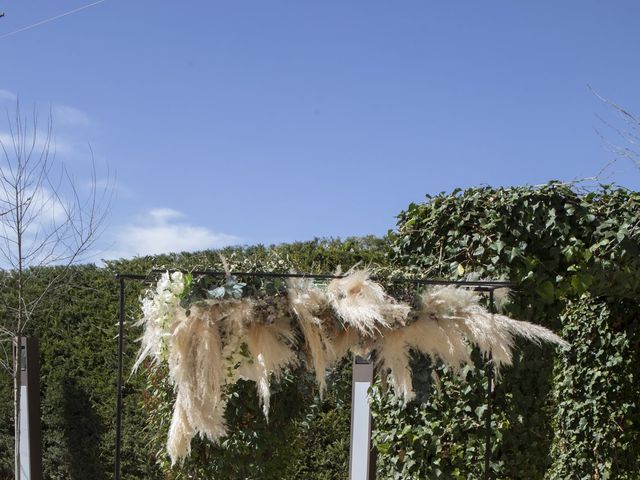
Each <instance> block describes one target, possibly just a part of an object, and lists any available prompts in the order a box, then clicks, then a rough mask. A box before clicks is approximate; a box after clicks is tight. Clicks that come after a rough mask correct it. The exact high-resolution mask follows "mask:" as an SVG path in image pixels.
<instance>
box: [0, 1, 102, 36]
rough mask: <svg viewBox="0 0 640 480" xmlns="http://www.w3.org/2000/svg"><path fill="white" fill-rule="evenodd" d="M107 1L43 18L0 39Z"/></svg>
mask: <svg viewBox="0 0 640 480" xmlns="http://www.w3.org/2000/svg"><path fill="white" fill-rule="evenodd" d="M106 1H107V0H98V1H97V2H93V3H89V4H87V5H83V6H81V7H78V8H74V9H73V10H69V11H68V12H64V13H61V14H59V15H55V16H53V17H50V18H45V19H44V20H40V21H39V22H36V23H32V24H31V25H27V26H26V27H22V28H19V29H18V30H14V31H13V32H9V33H5V34H3V35H0V39H3V38H7V37H10V36H11V35H15V34H16V33H20V32H24V31H26V30H31V29H32V28H36V27H39V26H40V25H44V24H45V23H49V22H53V21H54V20H58V19H59V18H62V17H66V16H68V15H73V14H74V13H78V12H80V11H82V10H86V9H87V8H91V7H94V6H96V5H98V4H99V3H102V2H106Z"/></svg>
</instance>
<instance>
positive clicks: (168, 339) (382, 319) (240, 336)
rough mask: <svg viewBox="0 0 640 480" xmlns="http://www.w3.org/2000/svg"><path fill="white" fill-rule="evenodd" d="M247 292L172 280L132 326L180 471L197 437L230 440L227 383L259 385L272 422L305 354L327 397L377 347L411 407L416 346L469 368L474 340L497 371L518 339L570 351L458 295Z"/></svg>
mask: <svg viewBox="0 0 640 480" xmlns="http://www.w3.org/2000/svg"><path fill="white" fill-rule="evenodd" d="M245 286H246V285H245V284H243V283H239V282H237V280H236V279H235V278H233V277H229V278H227V280H226V282H225V284H224V285H223V286H221V287H218V288H215V289H213V290H203V289H202V288H201V287H200V286H199V284H198V283H197V282H194V279H193V278H192V277H191V275H183V274H182V273H179V272H176V273H172V274H169V273H165V274H163V275H162V276H161V278H160V280H159V281H158V284H157V286H156V288H155V289H151V290H149V291H148V292H147V294H146V295H145V296H144V298H143V299H142V311H143V317H142V318H141V319H140V321H139V322H138V323H137V325H139V326H143V327H144V333H143V336H142V338H141V348H140V353H139V354H138V358H137V359H136V362H135V366H134V370H135V369H137V368H138V367H139V366H140V365H141V363H142V362H143V361H144V360H145V359H146V358H150V359H151V365H152V367H153V366H157V365H158V364H160V363H163V362H164V363H166V364H167V365H168V369H169V377H170V380H171V382H172V384H173V385H174V387H175V390H176V401H175V406H174V413H173V418H172V421H171V426H170V428H169V436H168V442H167V450H168V453H169V456H170V457H171V460H172V461H173V462H174V463H175V462H176V461H178V460H181V459H184V458H185V456H187V455H188V454H189V452H190V444H191V439H192V438H193V437H194V436H195V435H197V434H199V435H201V436H203V437H207V438H209V439H211V440H212V441H217V440H218V439H220V438H221V437H223V436H224V435H225V434H226V425H225V420H224V411H225V406H226V398H225V386H227V385H231V384H234V383H235V382H237V381H238V380H239V379H247V380H252V381H254V382H255V383H256V385H257V390H258V395H259V401H260V404H261V406H262V409H263V412H264V415H265V417H267V418H268V414H269V403H270V382H271V381H273V380H277V379H278V378H279V377H281V375H282V374H283V373H284V372H285V371H286V370H287V369H288V368H292V367H295V366H297V365H299V363H300V361H301V360H300V356H299V355H298V350H299V348H300V347H302V350H303V352H304V358H305V362H304V363H305V365H306V366H307V368H309V369H310V370H312V371H313V372H314V373H315V376H316V381H317V383H318V387H319V389H320V393H321V394H322V393H323V392H324V391H325V389H326V381H325V373H326V370H327V369H328V368H331V367H332V366H334V365H335V364H336V363H337V362H338V361H339V360H340V359H342V358H343V357H344V356H345V355H347V354H349V353H356V354H361V355H366V354H368V353H370V352H373V351H375V352H376V355H375V358H376V362H377V364H378V365H379V367H380V368H382V370H383V371H389V373H390V375H391V379H392V383H393V387H394V391H395V392H396V394H397V395H400V396H402V397H403V398H404V399H405V400H410V399H412V398H413V397H414V392H413V388H412V376H411V370H410V368H409V360H410V352H411V351H412V350H414V351H417V352H421V353H422V354H425V355H429V356H431V357H432V358H434V359H439V360H441V361H442V362H444V363H446V364H448V365H450V366H453V367H455V368H458V367H461V366H462V365H464V364H469V363H471V358H470V355H469V345H470V344H473V345H476V346H477V347H478V348H479V349H480V350H481V351H482V352H483V353H491V354H492V355H493V359H494V362H495V365H496V368H497V369H498V370H499V368H500V367H501V366H502V365H509V364H510V363H511V359H512V349H513V346H514V340H515V337H517V336H520V337H524V338H526V339H528V340H531V341H533V342H536V343H541V342H547V343H551V344H555V345H559V346H567V343H566V342H565V341H564V340H562V339H561V338H560V337H558V336H557V335H555V334H554V333H552V332H551V331H550V330H548V329H546V328H543V327H540V326H538V325H534V324H531V323H528V322H523V321H518V320H513V319H511V318H508V317H505V316H503V315H497V314H491V313H489V312H488V311H487V310H486V309H485V308H484V307H482V306H481V305H480V303H479V300H480V299H479V297H478V295H477V294H475V293H473V292H470V291H468V290H464V289H460V288H455V287H451V286H447V287H435V288H432V289H430V290H428V291H426V292H425V293H423V294H422V295H421V296H420V298H419V302H418V305H417V306H416V307H415V308H413V309H412V308H411V307H410V306H409V305H407V304H405V303H402V302H399V301H397V300H395V299H394V298H392V297H391V296H390V295H388V294H387V293H386V292H385V291H384V289H383V288H382V286H381V285H379V284H378V283H376V282H374V281H372V280H371V279H370V278H369V274H368V272H367V271H366V270H354V271H350V272H348V274H347V275H346V276H345V277H343V278H340V279H335V280H332V281H331V282H329V284H328V285H326V286H324V287H322V286H318V285H316V284H314V283H313V282H312V281H311V280H309V279H300V278H291V279H289V280H288V281H287V283H286V295H282V294H275V295H266V294H264V292H263V293H262V294H258V295H255V296H243V292H244V287H245ZM298 332H299V333H300V335H298ZM298 338H301V340H300V341H298ZM302 342H304V345H299V343H302Z"/></svg>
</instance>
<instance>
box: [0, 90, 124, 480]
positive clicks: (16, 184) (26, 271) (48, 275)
mask: <svg viewBox="0 0 640 480" xmlns="http://www.w3.org/2000/svg"><path fill="white" fill-rule="evenodd" d="M6 118H7V131H8V132H9V140H7V141H6V142H3V140H2V139H1V138H0V155H2V160H0V274H1V275H2V282H3V286H5V287H7V286H10V287H11V288H12V292H15V297H13V299H12V300H9V302H11V303H7V299H5V298H3V299H2V303H3V304H4V311H5V313H6V314H5V315H3V316H2V317H1V318H0V343H2V354H1V355H0V368H3V369H4V370H6V371H8V372H9V373H10V374H11V375H12V376H13V380H14V414H15V416H14V423H15V425H14V427H15V442H16V451H15V461H16V469H15V471H16V472H19V471H20V468H19V467H20V451H19V448H18V446H19V442H20V425H19V422H18V418H19V416H18V415H19V408H20V375H19V372H20V369H21V368H20V363H21V356H20V355H16V354H14V350H15V351H17V349H14V348H13V347H12V346H11V345H12V342H14V341H17V340H16V339H19V338H20V337H21V336H22V335H23V334H24V332H25V329H26V327H27V326H28V325H29V323H30V322H31V321H32V320H33V318H34V317H35V316H36V314H37V311H38V308H39V307H40V305H41V304H42V302H43V300H44V299H46V298H47V297H48V296H51V295H52V294H53V293H54V292H55V291H56V289H58V288H60V287H62V286H63V285H64V284H65V283H64V282H65V281H66V280H67V279H68V274H69V271H70V268H71V266H72V265H73V264H75V263H78V262H79V261H82V259H83V258H84V256H85V255H87V254H88V253H89V251H90V249H91V248H92V247H93V245H94V243H95V241H96V240H97V238H98V236H99V235H100V234H101V233H102V231H103V226H104V223H105V220H106V216H107V214H108V211H109V208H110V202H111V198H112V195H113V188H112V184H111V178H110V176H109V177H107V178H108V181H107V182H106V184H105V185H104V186H103V187H101V188H99V184H98V176H97V172H96V166H95V160H94V157H93V151H92V150H91V148H90V149H89V150H90V153H91V171H90V173H89V175H90V178H91V181H90V188H89V190H88V192H87V193H86V194H83V192H82V191H81V189H80V188H79V187H78V183H77V182H76V180H75V179H74V177H73V175H72V174H71V173H70V172H69V171H68V170H67V169H66V168H65V166H64V165H62V164H61V163H59V162H57V161H56V159H55V148H54V145H55V143H54V141H53V118H52V115H51V111H49V115H48V118H47V122H46V125H45V126H44V128H41V127H40V125H39V123H38V113H37V111H36V110H35V109H34V110H33V112H32V113H31V115H27V116H24V117H23V116H22V113H21V110H20V104H19V103H17V104H16V109H15V115H14V116H12V115H10V114H9V112H8V111H7V115H6ZM45 267H55V268H51V269H46V271H45ZM3 341H4V342H3ZM5 343H8V344H9V346H8V347H7V346H6V345H5ZM16 475H19V474H18V473H16ZM16 478H17V479H18V477H16Z"/></svg>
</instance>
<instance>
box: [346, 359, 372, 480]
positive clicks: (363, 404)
mask: <svg viewBox="0 0 640 480" xmlns="http://www.w3.org/2000/svg"><path fill="white" fill-rule="evenodd" d="M372 383H373V364H371V363H369V362H368V361H366V360H365V359H363V358H361V357H355V358H354V360H353V373H352V389H351V393H352V398H351V453H350V457H349V480H369V479H370V478H374V477H373V475H375V472H373V471H372V469H373V468H375V467H374V466H372V465H371V412H370V410H369V396H368V390H369V387H371V384H372Z"/></svg>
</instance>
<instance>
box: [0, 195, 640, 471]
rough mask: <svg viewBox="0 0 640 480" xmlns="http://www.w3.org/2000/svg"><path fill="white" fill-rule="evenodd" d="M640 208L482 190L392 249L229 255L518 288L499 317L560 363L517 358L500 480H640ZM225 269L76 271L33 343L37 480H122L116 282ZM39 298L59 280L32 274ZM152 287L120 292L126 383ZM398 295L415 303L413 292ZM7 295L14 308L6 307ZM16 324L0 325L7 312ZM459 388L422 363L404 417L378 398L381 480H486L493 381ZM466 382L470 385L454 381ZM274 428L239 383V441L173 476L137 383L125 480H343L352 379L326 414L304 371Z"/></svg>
mask: <svg viewBox="0 0 640 480" xmlns="http://www.w3.org/2000/svg"><path fill="white" fill-rule="evenodd" d="M639 201H640V194H638V193H636V192H630V191H627V190H624V189H618V188H613V187H603V188H601V189H598V190H596V191H592V192H580V191H577V190H576V189H575V188H573V187H571V186H569V185H563V184H558V183H553V184H549V185H546V186H542V187H517V188H490V187H483V188H474V189H469V190H465V191H454V192H452V193H450V194H440V195H437V196H434V197H428V198H427V200H426V201H425V202H424V203H421V204H412V205H410V206H409V207H408V208H407V209H406V210H405V211H403V212H401V213H400V215H399V217H398V225H397V228H396V229H395V230H394V231H392V232H390V233H389V235H388V236H387V237H386V238H384V239H377V238H370V237H367V238H361V239H347V240H345V241H338V240H316V241H312V242H300V243H294V244H289V245H280V246H276V247H269V248H267V247H262V246H256V247H244V248H228V249H224V250H223V252H222V253H223V254H224V255H225V256H226V258H227V259H228V260H229V262H230V263H231V264H232V265H233V266H234V268H237V269H241V270H265V269H266V270H275V271H281V272H286V271H288V270H289V269H290V268H295V269H298V270H300V271H310V272H318V273H326V272H331V271H333V270H334V269H335V268H336V267H337V266H338V265H342V266H345V267H348V266H351V265H354V264H356V263H358V262H362V264H364V265H376V266H381V267H383V268H387V269H392V268H393V269H400V270H402V272H404V273H405V274H410V273H416V274H420V275H425V276H430V277H441V278H453V279H456V278H503V279H510V280H512V281H515V282H517V283H519V285H520V287H519V288H518V289H516V290H515V291H513V292H512V293H511V295H510V296H509V299H508V301H507V302H506V303H505V305H504V306H503V308H504V309H505V310H506V311H507V312H508V313H509V314H510V315H512V316H513V317H515V318H520V319H524V320H531V321H534V322H536V323H541V324H543V325H545V326H548V327H551V328H553V329H554V330H555V331H557V332H560V333H562V334H563V335H564V336H565V337H566V338H567V339H568V340H569V341H571V342H572V347H571V349H570V350H569V351H568V352H565V353H564V354H562V355H559V354H558V353H557V352H555V351H553V350H551V349H546V348H539V347H536V346H531V345H526V344H523V345H522V346H521V348H520V353H519V355H518V356H517V357H516V358H515V364H514V366H513V367H511V368H508V369H505V370H504V371H503V372H502V376H501V378H499V379H498V380H497V382H496V385H495V391H494V395H493V399H492V401H493V406H494V408H493V414H492V416H491V427H492V435H493V437H492V439H493V449H492V452H491V465H490V467H491V469H492V472H493V474H494V477H495V478H504V479H534V480H535V479H540V480H543V479H565V478H567V479H568V478H571V479H573V478H579V479H585V480H586V479H606V478H610V479H638V478H640V476H639V475H638V473H637V472H639V471H640V460H639V458H640V430H639V427H638V425H640V423H639V422H640V418H639V409H638V399H639V398H640V381H639V378H638V377H639V376H640V372H639V368H640V367H639V366H640V361H639V360H640V359H639V358H638V356H639V354H638V352H639V351H640V334H639V329H638V318H639V313H640V311H639V307H638V302H637V299H638V293H639V290H640V268H639V267H640V255H639V254H640V235H639V233H640V231H639V229H640V202H639ZM218 253H219V252H213V251H208V252H200V253H193V254H173V255H161V256H155V257H143V258H136V259H133V260H120V261H113V262H108V263H107V265H106V267H103V268H98V267H95V266H90V265H89V266H78V267H75V268H74V269H73V270H72V272H71V277H70V286H69V287H67V288H65V289H62V290H60V291H59V292H56V295H54V296H52V297H50V298H49V299H48V300H47V301H46V302H45V304H44V305H43V308H42V309H41V311H40V314H39V317H38V318H37V319H36V320H35V321H34V322H33V324H32V325H31V326H30V328H31V332H30V333H32V334H33V335H35V336H38V337H39V338H40V341H41V350H42V351H41V361H42V382H41V398H42V421H43V434H44V464H45V478H50V479H85V478H95V479H107V478H112V461H113V444H114V434H113V428H114V421H115V415H114V407H115V396H114V389H115V371H116V354H115V349H116V341H115V337H116V333H117V328H116V322H117V294H118V292H117V283H116V282H115V281H114V278H113V275H114V273H115V272H132V273H145V272H147V271H148V270H149V269H150V268H152V267H154V266H158V265H166V266H171V267H177V268H194V267H211V268H220V259H219V257H218ZM32 273H33V282H32V288H37V285H38V283H39V282H46V280H47V277H48V275H51V274H52V273H53V272H51V271H48V270H44V271H34V272H32ZM142 288H144V286H143V285H142V284H140V283H137V282H130V283H128V285H127V313H128V319H129V324H128V327H129V328H128V330H127V332H128V335H127V338H126V342H125V358H126V363H125V371H129V369H130V366H131V363H132V361H133V358H134V356H135V352H136V350H137V344H136V343H135V342H134V339H135V337H136V335H137V334H138V333H139V332H137V331H136V330H135V329H133V328H132V327H131V321H132V320H133V319H135V318H137V316H138V315H139V305H138V296H139V295H140V293H141V291H142ZM404 293H406V292H404ZM0 295H1V296H2V297H4V299H5V300H10V299H11V295H12V293H11V289H10V288H5V289H4V290H3V291H2V292H0ZM0 314H2V315H6V314H7V312H5V311H0ZM474 355H475V356H476V360H477V365H478V367H479V368H478V369H475V370H473V369H465V370H463V371H462V373H461V374H459V375H456V374H454V373H452V372H450V371H448V370H447V369H446V368H444V367H443V366H441V365H439V364H437V363H436V364H432V363H431V362H429V361H428V360H427V359H425V358H419V357H416V358H415V359H414V363H415V367H416V371H417V372H418V374H417V375H415V378H414V382H415V383H416V385H415V387H416V390H417V392H418V393H419V395H418V397H417V400H416V401H414V402H411V403H410V404H409V405H406V406H404V405H401V404H400V403H399V402H398V401H397V400H396V399H395V398H394V397H393V395H391V394H390V393H391V392H388V391H387V387H386V385H385V382H379V383H377V384H376V385H375V387H374V389H373V391H372V406H373V412H374V417H375V418H374V421H375V428H374V441H375V444H376V446H377V448H378V452H379V453H378V462H377V466H378V478H381V479H431V478H451V479H462V478H464V479H474V478H482V474H483V458H484V454H485V452H484V425H485V420H486V415H487V409H486V404H485V391H486V387H487V376H486V375H485V371H484V369H483V368H482V367H483V366H484V359H482V358H480V356H479V355H478V354H477V353H474ZM460 377H463V378H460ZM275 389H276V391H275V394H274V396H273V397H272V408H271V415H270V423H269V424H266V423H265V422H264V420H263V417H262V415H261V412H260V411H259V409H258V405H257V403H258V402H257V401H256V397H255V388H254V386H253V385H252V384H250V383H241V384H239V386H238V389H237V390H236V392H235V394H234V397H233V399H232V400H231V402H230V406H229V408H228V415H229V416H230V421H229V424H230V425H233V426H234V428H233V430H232V431H231V434H230V435H229V437H228V438H227V439H226V440H225V441H224V442H222V443H221V444H220V445H217V446H216V445H210V444H208V443H205V442H199V443H198V442H195V443H194V449H193V455H192V457H191V458H190V459H189V460H187V462H186V463H185V464H184V465H182V466H177V467H173V468H171V467H170V465H169V464H168V461H167V459H166V456H165V455H164V451H163V448H164V447H163V443H164V440H165V439H164V435H165V434H166V428H167V422H168V419H169V415H170V410H171V402H172V392H171V390H170V389H169V388H168V386H167V385H166V384H165V383H164V381H163V379H162V377H161V376H152V377H148V376H147V375H146V374H144V373H141V374H136V375H134V376H132V377H131V378H129V379H128V380H127V383H126V385H125V390H124V404H125V411H124V417H123V419H124V427H123V432H124V438H123V452H124V455H123V468H122V470H123V478H125V479H130V480H132V479H181V478H223V479H229V480H235V479H254V478H256V479H257V478H260V479H302V478H304V479H311V480H329V479H336V478H346V477H347V468H348V431H349V418H350V395H351V390H350V366H349V365H348V364H346V365H342V366H341V367H340V368H338V369H336V371H335V372H332V373H331V381H330V388H329V391H328V394H327V396H326V397H325V398H324V399H322V400H321V399H319V398H318V396H317V390H316V389H315V387H314V384H313V381H312V379H311V378H309V376H308V374H307V373H306V372H304V371H298V372H292V374H291V375H290V376H288V377H286V378H285V379H284V380H283V381H282V382H281V383H280V384H279V385H277V386H275ZM11 408H12V407H11V385H10V381H9V378H8V376H3V377H2V381H0V478H7V479H8V478H12V477H11V475H12V474H11V472H12V460H11V456H12V419H11Z"/></svg>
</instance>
